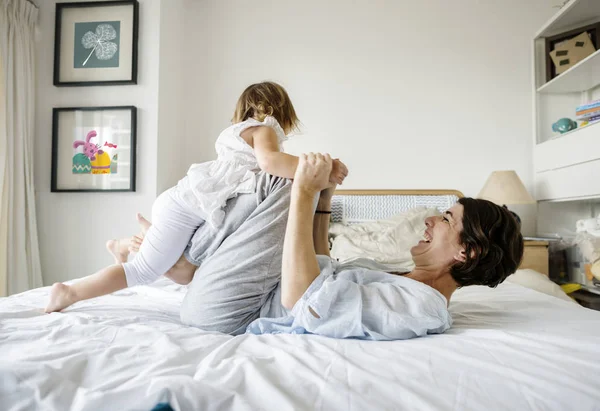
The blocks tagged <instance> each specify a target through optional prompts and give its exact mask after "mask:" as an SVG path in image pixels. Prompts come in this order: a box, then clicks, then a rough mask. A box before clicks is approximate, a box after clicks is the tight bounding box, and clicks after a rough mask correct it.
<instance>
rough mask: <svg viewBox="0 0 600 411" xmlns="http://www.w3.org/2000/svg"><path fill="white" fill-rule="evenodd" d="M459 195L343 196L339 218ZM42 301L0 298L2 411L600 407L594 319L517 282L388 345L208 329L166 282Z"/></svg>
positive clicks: (44, 292) (598, 330)
mask: <svg viewBox="0 0 600 411" xmlns="http://www.w3.org/2000/svg"><path fill="white" fill-rule="evenodd" d="M459 194H460V193H455V192H454V193H439V192H436V193H433V194H431V193H427V192H419V193H416V194H415V193H413V192H411V193H408V194H405V193H402V192H397V191H394V192H389V193H387V192H369V193H365V192H358V193H347V192H341V193H339V196H336V198H335V200H334V210H337V211H335V213H334V214H335V215H334V218H341V219H348V218H356V219H357V220H365V219H369V218H379V215H377V216H374V215H373V213H375V214H377V213H380V212H382V211H381V210H382V207H383V206H377V204H378V203H382V204H383V203H385V204H388V206H386V207H388V211H385V212H383V213H384V214H386V215H388V216H389V215H391V213H395V212H397V211H398V210H399V209H405V207H411V206H413V205H414V201H421V200H423V201H424V202H425V203H426V205H427V206H433V207H439V208H443V207H445V204H451V203H452V202H454V201H455V200H456V197H457V196H458V195H459ZM394 196H397V197H399V198H397V199H394V198H393V197H394ZM411 196H412V197H425V198H421V199H407V197H411ZM434 196H438V197H440V199H434V198H433V197H434ZM363 197H366V198H363ZM368 197H372V198H370V199H369V198H368ZM413 200H414V201H413ZM359 203H362V204H363V205H357V204H359ZM398 203H405V205H401V206H398V205H397V204H398ZM373 204H376V206H373ZM407 204H408V205H407ZM374 209H376V210H377V211H373V210H374ZM353 213H356V216H355V217H352V215H353ZM336 216H337V217H336ZM365 216H366V218H365ZM48 291H49V288H48V287H45V288H39V289H35V290H31V291H28V292H25V293H22V294H19V295H15V296H11V297H8V298H3V299H0V353H1V356H0V409H2V410H8V411H16V410H37V409H39V410H151V409H153V407H155V406H156V405H157V404H160V403H168V404H170V406H171V407H172V408H173V409H175V410H226V409H231V410H257V409H265V410H267V409H276V410H402V409H406V410H417V409H418V410H425V409H435V410H482V409H485V410H567V409H568V410H571V409H573V410H598V409H600V408H599V407H600V382H599V381H598V380H597V377H598V376H599V375H600V361H598V359H597V355H598V352H599V348H600V313H599V312H596V311H591V310H588V309H585V308H582V307H580V306H578V305H576V304H574V303H572V302H570V301H568V299H560V298H557V297H555V296H551V295H548V294H545V293H542V292H539V291H535V290H532V289H530V288H525V287H523V286H521V285H518V284H516V283H514V282H508V281H507V282H505V283H504V284H502V285H500V286H499V287H498V288H497V289H494V290H493V289H489V288H487V287H468V288H465V289H462V290H459V291H457V292H456V293H455V295H454V296H453V297H452V301H451V303H450V311H451V313H452V316H453V318H454V324H453V327H452V328H451V329H450V330H449V331H447V332H446V333H445V334H443V335H432V336H427V337H424V338H418V339H414V340H407V341H395V342H369V341H353V340H344V341H342V340H334V339H329V338H325V337H319V336H310V335H308V336H307V335H262V336H255V335H242V336H237V337H231V336H228V335H222V334H210V333H206V332H203V331H201V330H199V329H195V328H190V327H185V326H183V325H182V324H181V323H180V321H179V306H180V304H181V301H182V299H183V297H184V295H185V291H186V289H185V287H183V286H179V285H176V284H174V283H172V282H170V281H169V280H167V279H161V280H159V281H157V282H156V283H154V284H152V285H151V286H143V287H135V288H131V289H127V290H123V291H120V292H118V293H115V294H113V295H109V296H105V297H101V298H97V299H94V300H89V301H86V302H82V303H79V304H76V305H74V306H73V307H71V308H70V309H68V310H67V311H66V312H65V313H54V314H49V315H46V314H44V313H43V309H42V308H43V307H44V305H45V303H46V298H47V296H48Z"/></svg>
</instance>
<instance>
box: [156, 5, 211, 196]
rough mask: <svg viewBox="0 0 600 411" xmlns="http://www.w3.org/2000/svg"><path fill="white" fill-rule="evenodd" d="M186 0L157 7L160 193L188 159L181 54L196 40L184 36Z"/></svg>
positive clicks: (182, 171)
mask: <svg viewBox="0 0 600 411" xmlns="http://www.w3.org/2000/svg"><path fill="white" fill-rule="evenodd" d="M186 5H187V0H163V1H161V6H160V61H159V72H160V75H159V83H158V113H159V116H158V136H159V138H158V163H157V165H156V178H157V191H158V192H159V193H161V192H163V191H164V190H166V189H167V188H169V187H171V186H173V185H174V184H175V183H176V182H177V181H178V180H179V179H181V178H182V177H183V176H184V175H185V173H186V171H187V169H188V168H189V165H190V163H191V161H187V160H186V158H185V157H186V155H185V146H186V142H185V141H186V135H185V132H184V119H185V114H186V111H185V106H184V101H183V98H182V97H183V96H184V95H185V93H186V91H185V87H186V85H188V84H189V83H190V82H191V81H201V79H199V78H196V77H194V79H193V80H192V79H189V78H186V74H187V73H186V70H185V67H184V64H185V60H184V59H185V56H186V55H187V53H188V52H189V51H190V47H192V48H196V47H197V46H196V44H197V43H198V42H197V41H192V42H190V41H189V39H187V38H186V37H185V34H186V33H185V27H184V25H183V22H184V21H185V17H184V16H185V13H186Z"/></svg>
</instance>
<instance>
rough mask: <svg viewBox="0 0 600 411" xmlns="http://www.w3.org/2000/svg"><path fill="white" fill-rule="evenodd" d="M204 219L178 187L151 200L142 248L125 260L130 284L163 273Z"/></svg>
mask: <svg viewBox="0 0 600 411" xmlns="http://www.w3.org/2000/svg"><path fill="white" fill-rule="evenodd" d="M202 223H204V220H203V219H202V218H200V217H199V216H198V215H196V214H195V213H194V212H193V211H192V210H191V209H190V208H189V207H188V206H186V205H185V203H184V202H183V201H182V200H181V196H180V195H179V191H178V189H177V187H172V188H170V189H168V190H167V191H165V192H164V193H162V194H161V195H159V196H158V198H157V199H156V200H155V201H154V204H152V226H151V227H150V229H149V230H148V232H147V233H146V237H144V241H143V242H142V246H141V247H140V251H139V252H138V253H137V254H136V256H135V257H134V258H133V260H132V261H129V262H127V263H124V264H123V269H124V270H125V277H126V279H127V286H128V287H132V286H134V285H143V284H149V283H151V282H154V281H155V280H157V279H158V278H159V277H160V276H161V275H164V274H165V273H166V272H167V271H168V270H169V268H171V267H172V266H173V264H175V263H176V262H177V260H179V257H181V255H182V254H183V252H184V251H185V248H186V247H187V245H188V243H189V241H190V239H191V238H192V235H194V232H195V231H196V230H197V229H198V227H199V226H200V225H201V224H202Z"/></svg>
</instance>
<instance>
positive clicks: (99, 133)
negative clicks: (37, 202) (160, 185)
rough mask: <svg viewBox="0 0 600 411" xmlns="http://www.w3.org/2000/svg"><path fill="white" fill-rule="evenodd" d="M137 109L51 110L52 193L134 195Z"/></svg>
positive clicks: (82, 108) (78, 108) (71, 108)
mask: <svg viewBox="0 0 600 411" xmlns="http://www.w3.org/2000/svg"><path fill="white" fill-rule="evenodd" d="M135 140H136V108H135V107H133V106H122V107H69V108H55V109H53V111H52V184H51V191H52V192H65V191H68V192H77V191H86V192H90V191H135Z"/></svg>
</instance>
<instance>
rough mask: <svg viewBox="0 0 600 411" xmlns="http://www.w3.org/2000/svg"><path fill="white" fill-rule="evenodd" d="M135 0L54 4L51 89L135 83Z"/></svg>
mask: <svg viewBox="0 0 600 411" xmlns="http://www.w3.org/2000/svg"><path fill="white" fill-rule="evenodd" d="M138 8H139V5H138V2H137V0H124V1H99V2H80V3H57V4H56V26H55V35H54V85H55V86H109V85H119V84H136V83H137V42H138V14H139V11H138Z"/></svg>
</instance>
